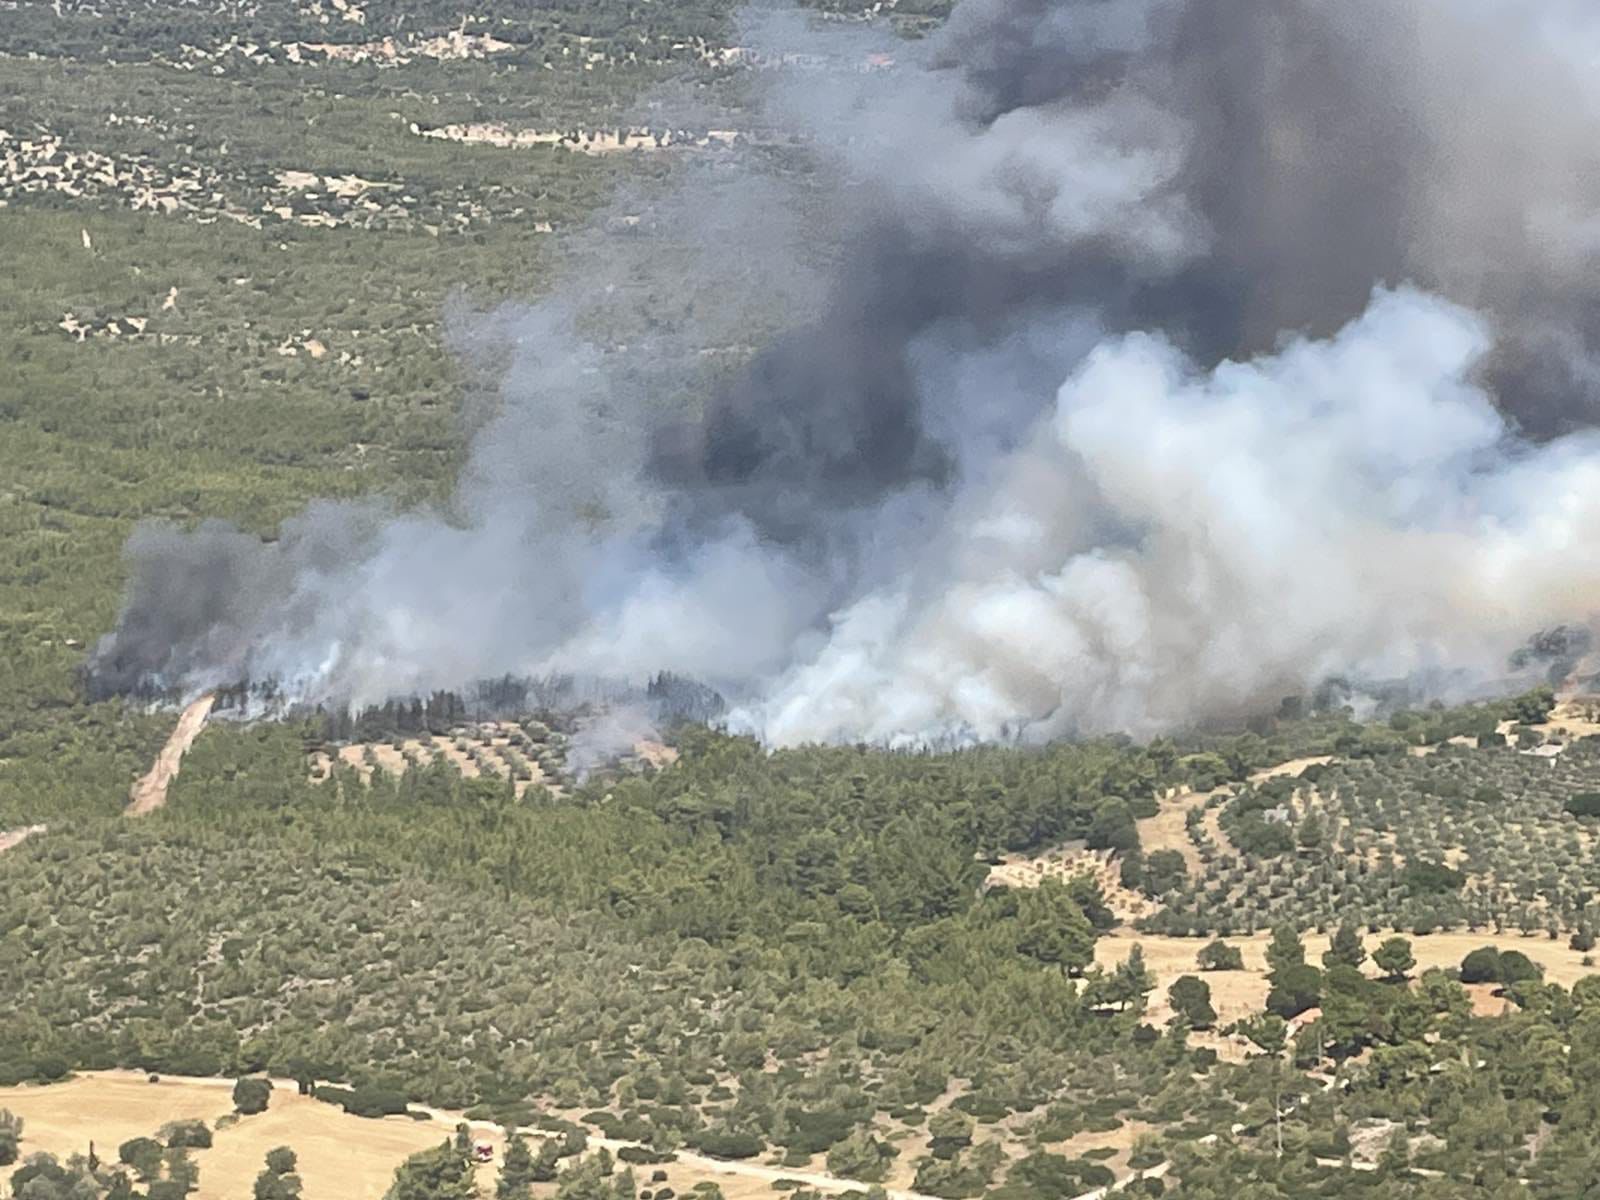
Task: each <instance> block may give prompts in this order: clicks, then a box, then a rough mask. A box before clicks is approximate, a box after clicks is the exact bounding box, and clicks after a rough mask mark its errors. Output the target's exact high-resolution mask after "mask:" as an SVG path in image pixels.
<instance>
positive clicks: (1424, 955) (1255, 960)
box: [1095, 930, 1600, 1054]
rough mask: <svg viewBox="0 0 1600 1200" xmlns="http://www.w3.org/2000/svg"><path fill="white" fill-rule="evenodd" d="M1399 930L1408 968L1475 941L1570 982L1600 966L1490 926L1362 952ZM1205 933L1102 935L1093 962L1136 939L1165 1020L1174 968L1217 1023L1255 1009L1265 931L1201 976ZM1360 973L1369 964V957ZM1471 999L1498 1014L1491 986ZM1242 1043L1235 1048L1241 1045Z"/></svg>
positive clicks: (1315, 950)
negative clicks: (1235, 959) (1207, 996)
mask: <svg viewBox="0 0 1600 1200" xmlns="http://www.w3.org/2000/svg"><path fill="white" fill-rule="evenodd" d="M1396 932H1398V934H1399V936H1402V937H1405V938H1406V939H1407V940H1408V941H1409V942H1410V943H1411V953H1412V955H1413V956H1414V957H1415V958H1416V960H1417V966H1416V970H1415V972H1414V974H1417V973H1421V972H1422V971H1425V970H1427V969H1428V968H1429V967H1439V968H1447V967H1457V966H1460V965H1461V960H1462V959H1463V958H1465V957H1466V956H1467V955H1468V954H1469V953H1471V952H1472V951H1474V950H1476V949H1477V948H1478V947H1480V946H1495V947H1496V948H1498V949H1501V950H1520V951H1522V953H1524V954H1526V955H1527V956H1528V957H1529V958H1531V959H1533V961H1534V962H1536V963H1538V964H1539V965H1540V966H1542V967H1543V968H1544V970H1545V979H1547V980H1548V981H1549V982H1551V983H1559V984H1561V986H1562V987H1571V986H1572V985H1573V984H1574V983H1576V982H1577V981H1578V980H1580V979H1582V978H1583V977H1584V976H1586V975H1595V974H1600V968H1596V967H1586V966H1584V965H1583V958H1584V956H1583V954H1581V953H1580V952H1579V951H1577V950H1573V949H1571V948H1570V947H1569V946H1568V945H1567V943H1566V942H1565V941H1550V940H1549V939H1548V938H1544V937H1520V936H1518V935H1515V934H1501V935H1498V936H1497V935H1495V934H1493V933H1488V932H1483V933H1434V934H1429V935H1427V936H1426V937H1413V936H1411V935H1410V934H1407V933H1405V932H1404V931H1403V930H1401V931H1385V932H1384V933H1382V934H1368V935H1366V939H1365V940H1366V946H1367V953H1368V954H1371V953H1372V951H1374V950H1375V949H1377V947H1378V944H1379V943H1380V942H1381V941H1383V939H1384V938H1387V937H1391V936H1394V935H1395V933H1396ZM1210 940H1211V939H1209V938H1175V937H1156V936H1149V935H1141V934H1136V933H1127V932H1119V933H1115V934H1112V935H1111V936H1109V937H1103V938H1101V939H1100V940H1099V941H1097V942H1096V943H1095V962H1096V963H1097V964H1098V965H1099V966H1102V967H1105V968H1107V969H1109V968H1110V967H1112V966H1114V965H1115V964H1117V963H1119V962H1121V961H1122V960H1123V959H1125V958H1127V957H1128V953H1129V951H1131V950H1132V949H1133V947H1134V946H1135V945H1138V946H1139V947H1141V949H1142V950H1143V952H1144V960H1145V964H1146V965H1147V966H1148V967H1149V968H1150V973H1151V974H1152V975H1154V976H1155V978H1156V990H1155V991H1154V992H1152V993H1151V995H1150V1008H1149V1019H1150V1020H1151V1021H1152V1022H1154V1023H1156V1024H1165V1023H1166V1021H1167V1020H1169V1019H1170V1018H1171V1017H1172V1007H1171V1005H1169V1004H1168V1003H1167V988H1168V987H1170V986H1171V985H1172V981H1173V980H1175V979H1177V978H1178V977H1179V976H1180V975H1200V976H1201V978H1203V979H1204V980H1205V981H1206V982H1207V983H1208V984H1210V985H1211V1006H1212V1008H1214V1009H1216V1012H1217V1024H1218V1026H1219V1027H1221V1026H1225V1025H1228V1024H1231V1023H1232V1022H1234V1021H1237V1020H1239V1019H1240V1018H1242V1017H1247V1016H1250V1015H1251V1014H1253V1013H1258V1012H1260V1011H1261V1009H1262V1006H1263V1005H1264V1004H1265V1003H1266V999H1267V961H1266V952H1267V943H1268V942H1270V941H1271V940H1272V939H1271V936H1270V935H1269V934H1265V933H1258V934H1256V935H1255V936H1253V937H1238V938H1225V939H1223V940H1225V941H1226V942H1227V943H1228V944H1229V945H1230V946H1237V947H1238V948H1239V951H1240V952H1241V953H1242V954H1243V955H1244V965H1245V969H1244V970H1242V971H1208V972H1206V973H1204V974H1203V975H1202V974H1201V972H1200V971H1199V970H1198V969H1197V968H1196V967H1195V956H1196V955H1197V954H1199V953H1200V949H1201V947H1203V946H1205V945H1206V943H1207V942H1209V941H1210ZM1304 941H1305V946H1306V961H1307V962H1309V963H1311V964H1312V965H1314V966H1320V965H1321V962H1322V954H1323V952H1324V951H1325V950H1327V948H1328V941H1329V938H1328V935H1326V934H1315V933H1313V934H1308V935H1307V936H1306V937H1305V939H1304ZM1366 970H1367V973H1368V974H1371V973H1372V969H1371V965H1370V963H1369V964H1368V966H1367V968H1366ZM1470 990H1471V991H1472V992H1473V1004H1474V1007H1475V1009H1476V1010H1477V1011H1478V1012H1479V1013H1480V1014H1482V1015H1498V1014H1499V1013H1500V1012H1501V1011H1502V1009H1503V1008H1504V1002H1503V1000H1502V998H1500V997H1497V996H1493V995H1492V994H1491V993H1492V991H1493V989H1492V988H1476V989H1470ZM1228 1042H1229V1039H1226V1038H1220V1037H1218V1038H1216V1039H1214V1040H1211V1041H1210V1044H1213V1045H1215V1046H1216V1048H1217V1049H1218V1050H1219V1052H1223V1053H1225V1054H1226V1053H1227V1052H1228V1046H1227V1045H1226V1044H1227V1043H1228ZM1242 1047H1243V1043H1240V1045H1239V1047H1238V1048H1239V1049H1240V1051H1241V1052H1242Z"/></svg>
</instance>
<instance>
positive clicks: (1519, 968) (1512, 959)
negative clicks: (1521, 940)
mask: <svg viewBox="0 0 1600 1200" xmlns="http://www.w3.org/2000/svg"><path fill="white" fill-rule="evenodd" d="M1542 978H1544V968H1543V967H1541V966H1540V965H1539V964H1538V963H1536V962H1534V961H1533V960H1532V959H1531V958H1529V957H1528V956H1527V955H1526V954H1524V953H1523V952H1522V951H1521V950H1505V951H1502V952H1501V955H1500V982H1501V983H1523V982H1526V981H1529V980H1535V979H1542Z"/></svg>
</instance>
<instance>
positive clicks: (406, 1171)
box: [384, 1141, 478, 1200]
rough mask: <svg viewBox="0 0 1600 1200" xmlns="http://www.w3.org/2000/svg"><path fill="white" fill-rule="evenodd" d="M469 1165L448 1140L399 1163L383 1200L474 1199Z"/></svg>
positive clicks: (476, 1188) (475, 1190) (475, 1185)
mask: <svg viewBox="0 0 1600 1200" xmlns="http://www.w3.org/2000/svg"><path fill="white" fill-rule="evenodd" d="M477 1196H478V1187H477V1184H476V1183H475V1182H474V1181H473V1177H472V1164H471V1163H470V1162H468V1161H467V1160H466V1159H465V1158H463V1157H461V1155H460V1154H458V1153H457V1152H456V1148H455V1147H454V1146H453V1145H452V1144H451V1143H450V1142H448V1141H444V1142H440V1143H439V1144H438V1145H437V1146H435V1147H434V1148H433V1149H432V1150H422V1151H419V1152H418V1153H416V1154H413V1155H412V1156H411V1157H410V1158H408V1159H406V1161H405V1162H403V1163H401V1164H400V1166H399V1168H398V1169H397V1170H396V1171H395V1173H394V1182H393V1183H392V1184H390V1185H389V1190H388V1191H387V1192H385V1193H384V1200H477Z"/></svg>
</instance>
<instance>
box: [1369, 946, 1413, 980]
mask: <svg viewBox="0 0 1600 1200" xmlns="http://www.w3.org/2000/svg"><path fill="white" fill-rule="evenodd" d="M1372 965H1373V966H1375V967H1377V968H1378V970H1380V971H1382V972H1383V977H1384V978H1385V979H1387V980H1389V981H1390V982H1392V983H1399V982H1400V981H1402V980H1403V979H1405V977H1406V975H1407V974H1408V973H1409V972H1410V970H1411V968H1412V967H1414V966H1416V965H1417V959H1416V956H1415V955H1413V954H1412V953H1411V943H1410V942H1409V941H1408V940H1406V939H1405V938H1403V937H1392V938H1389V939H1387V940H1386V941H1385V942H1384V943H1383V945H1381V946H1379V947H1378V949H1377V950H1376V952H1374V954H1373V955H1372Z"/></svg>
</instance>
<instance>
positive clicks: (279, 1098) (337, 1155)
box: [195, 1087, 499, 1200]
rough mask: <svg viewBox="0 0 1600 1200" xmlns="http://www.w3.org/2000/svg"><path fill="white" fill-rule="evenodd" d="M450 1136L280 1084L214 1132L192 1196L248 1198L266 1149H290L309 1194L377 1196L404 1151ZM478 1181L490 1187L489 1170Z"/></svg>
mask: <svg viewBox="0 0 1600 1200" xmlns="http://www.w3.org/2000/svg"><path fill="white" fill-rule="evenodd" d="M213 1090H219V1091H220V1089H213ZM221 1094H222V1096H223V1097H224V1098H226V1097H227V1095H228V1093H226V1092H222V1093H221ZM449 1136H450V1130H449V1128H448V1127H446V1126H443V1125H440V1124H439V1123H437V1122H434V1121H414V1120H412V1119H410V1118H409V1117H385V1118H384V1119H382V1120H372V1119H370V1118H366V1117H353V1116H351V1115H350V1114H349V1113H346V1112H342V1111H340V1110H339V1109H337V1108H334V1107H333V1106H331V1105H328V1104H324V1103H323V1102H322V1101H320V1100H313V1099H311V1098H310V1097H308V1096H301V1095H298V1094H296V1093H295V1092H293V1091H287V1092H286V1091H285V1090H284V1089H283V1088H282V1087H279V1088H277V1089H275V1090H274V1091H273V1093H272V1103H271V1105H270V1107H268V1109H267V1111H266V1112H264V1113H258V1114H257V1115H255V1116H252V1117H244V1118H242V1119H241V1120H240V1121H239V1123H238V1124H237V1125H233V1126H231V1127H230V1128H228V1129H224V1130H222V1131H221V1132H220V1133H218V1134H217V1136H216V1140H215V1144H213V1145H212V1147H211V1148H210V1149H209V1150H201V1151H198V1152H196V1154H195V1161H196V1163H198V1164H199V1166H200V1190H199V1191H198V1192H197V1193H195V1195H196V1198H197V1200H232V1198H233V1197H237V1196H248V1195H249V1194H250V1191H251V1185H252V1184H253V1183H254V1181H255V1177H256V1175H257V1173H259V1172H260V1170H261V1164H262V1160H263V1159H265V1157H266V1154H267V1151H268V1150H271V1149H273V1148H274V1147H277V1146H288V1147H289V1148H290V1149H291V1150H293V1151H294V1152H295V1154H296V1155H298V1156H299V1159H300V1177H301V1179H303V1180H304V1181H305V1190H306V1195H308V1196H339V1197H345V1198H348V1200H381V1198H382V1196H383V1193H384V1191H385V1190H386V1189H387V1188H388V1186H389V1184H390V1182H391V1181H392V1180H393V1178H394V1170H395V1168H396V1167H397V1166H399V1165H400V1163H401V1162H403V1161H404V1160H405V1158H406V1157H407V1156H408V1155H410V1154H414V1153H416V1152H417V1151H418V1150H426V1149H428V1148H429V1147H430V1146H437V1145H438V1144H439V1143H440V1142H441V1141H443V1140H444V1139H445V1138H447V1137H449ZM480 1136H481V1135H480ZM495 1156H496V1158H497V1159H498V1158H499V1150H498V1147H497V1148H496V1155H495ZM481 1182H483V1183H485V1184H489V1185H491V1186H492V1183H493V1168H492V1167H491V1168H489V1170H488V1171H487V1173H486V1174H485V1175H484V1178H483V1179H482V1181H481Z"/></svg>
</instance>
